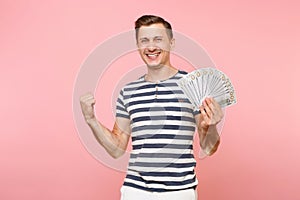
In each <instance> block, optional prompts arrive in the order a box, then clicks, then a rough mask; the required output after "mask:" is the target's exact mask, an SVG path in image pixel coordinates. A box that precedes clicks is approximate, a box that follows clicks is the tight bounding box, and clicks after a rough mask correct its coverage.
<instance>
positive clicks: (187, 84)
mask: <svg viewBox="0 0 300 200" xmlns="http://www.w3.org/2000/svg"><path fill="white" fill-rule="evenodd" d="M178 85H179V87H180V88H181V89H182V91H183V93H184V94H185V95H186V96H187V97H188V99H189V100H190V102H191V103H192V104H193V105H194V106H195V107H197V108H199V106H200V105H201V104H202V101H203V100H204V99H205V98H206V97H213V98H214V99H215V100H216V101H217V102H218V103H219V104H220V106H221V107H222V108H225V107H227V106H231V105H234V104H236V95H235V91H234V88H233V85H232V84H231V81H230V79H229V78H228V77H227V76H226V75H225V74H224V73H223V72H221V71H220V70H217V69H215V68H200V69H197V70H194V71H192V72H190V73H188V74H186V75H185V76H184V77H182V78H181V79H179V81H178Z"/></svg>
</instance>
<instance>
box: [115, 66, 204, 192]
mask: <svg viewBox="0 0 300 200" xmlns="http://www.w3.org/2000/svg"><path fill="white" fill-rule="evenodd" d="M185 74H186V72H184V71H178V73H177V74H176V75H174V76H173V77H171V78H169V79H167V80H165V81H161V82H158V83H151V82H147V81H146V80H145V78H144V76H143V77H141V78H140V79H138V80H136V81H134V82H131V83H129V84H127V85H126V86H125V87H123V88H122V90H121V92H120V94H119V97H118V100H117V105H116V116H117V117H124V118H128V119H130V120H131V129H132V133H131V139H132V151H131V153H130V160H129V164H128V170H127V175H126V178H125V180H124V185H126V186H131V187H134V188H137V189H143V190H147V191H152V192H164V191H174V190H181V189H188V188H192V187H195V186H196V185H197V184H198V180H197V178H196V175H195V172H194V168H195V166H196V161H195V159H194V156H193V137H194V132H195V127H196V125H195V119H194V115H196V114H198V113H199V111H198V110H196V109H194V108H193V105H192V104H191V102H190V101H189V100H188V99H187V98H186V96H185V95H184V94H183V92H182V90H181V89H180V88H179V87H178V85H177V81H178V80H179V79H180V78H181V77H182V76H183V75H185Z"/></svg>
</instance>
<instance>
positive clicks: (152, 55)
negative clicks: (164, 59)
mask: <svg viewBox="0 0 300 200" xmlns="http://www.w3.org/2000/svg"><path fill="white" fill-rule="evenodd" d="M146 55H147V56H149V57H155V56H158V55H159V54H158V53H156V54H146Z"/></svg>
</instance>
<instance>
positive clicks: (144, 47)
mask: <svg viewBox="0 0 300 200" xmlns="http://www.w3.org/2000/svg"><path fill="white" fill-rule="evenodd" d="M173 45H174V39H170V38H169V37H168V35H167V29H166V28H165V27H164V26H163V25H162V24H152V25H150V26H142V27H140V29H139V31H138V37H137V46H138V49H139V53H140V55H141V58H142V59H143V61H144V62H145V63H146V65H147V66H148V67H153V68H155V67H156V68H158V67H162V66H170V49H171V48H172V47H173Z"/></svg>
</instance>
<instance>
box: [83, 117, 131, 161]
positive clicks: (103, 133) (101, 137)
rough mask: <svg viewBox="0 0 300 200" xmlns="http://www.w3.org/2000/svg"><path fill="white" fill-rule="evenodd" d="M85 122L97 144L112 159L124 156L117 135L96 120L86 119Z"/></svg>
mask: <svg viewBox="0 0 300 200" xmlns="http://www.w3.org/2000/svg"><path fill="white" fill-rule="evenodd" d="M86 122H87V124H88V125H89V127H90V128H91V130H92V132H93V134H94V136H95V138H96V139H97V141H98V142H99V144H100V145H101V146H103V148H104V149H105V150H106V151H107V153H109V154H110V155H111V156H112V157H113V158H118V157H120V156H121V155H123V154H124V152H125V150H124V149H122V148H121V147H120V146H121V142H120V138H119V137H118V135H116V134H114V133H113V132H112V131H110V130H109V129H107V128H106V127H105V126H103V125H102V124H101V123H100V122H99V121H98V120H97V119H96V118H93V119H88V120H86Z"/></svg>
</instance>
